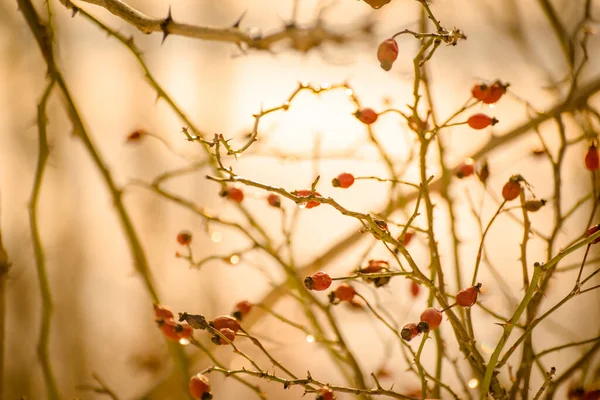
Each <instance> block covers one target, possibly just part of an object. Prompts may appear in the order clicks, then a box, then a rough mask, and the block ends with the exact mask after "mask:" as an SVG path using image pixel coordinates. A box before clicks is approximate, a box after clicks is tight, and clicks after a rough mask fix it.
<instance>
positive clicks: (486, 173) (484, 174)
mask: <svg viewBox="0 0 600 400" xmlns="http://www.w3.org/2000/svg"><path fill="white" fill-rule="evenodd" d="M477 177H478V178H479V181H480V182H481V183H483V184H484V185H485V183H486V182H487V180H488V178H489V177H490V165H489V164H488V162H487V161H484V162H483V165H481V168H479V171H478V172H477Z"/></svg>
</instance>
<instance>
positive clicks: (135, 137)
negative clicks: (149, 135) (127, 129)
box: [127, 129, 146, 143]
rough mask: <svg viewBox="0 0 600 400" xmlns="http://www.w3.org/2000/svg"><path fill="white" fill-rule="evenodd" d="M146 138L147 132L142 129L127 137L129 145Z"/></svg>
mask: <svg viewBox="0 0 600 400" xmlns="http://www.w3.org/2000/svg"><path fill="white" fill-rule="evenodd" d="M144 136H146V132H145V131H143V130H141V129H138V130H135V131H133V132H131V133H130V134H129V136H127V143H135V142H139V141H140V140H141V139H142V138H143V137H144Z"/></svg>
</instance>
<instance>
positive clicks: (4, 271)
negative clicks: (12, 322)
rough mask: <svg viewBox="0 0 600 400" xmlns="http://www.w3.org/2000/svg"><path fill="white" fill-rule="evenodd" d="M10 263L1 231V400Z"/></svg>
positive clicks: (0, 394)
mask: <svg viewBox="0 0 600 400" xmlns="http://www.w3.org/2000/svg"><path fill="white" fill-rule="evenodd" d="M9 269H10V262H9V261H8V254H7V253H6V250H5V249H4V244H3V243H2V229H0V400H4V395H3V393H4V392H3V389H2V388H4V387H5V386H4V342H5V334H6V333H5V317H6V281H7V279H8V270H9Z"/></svg>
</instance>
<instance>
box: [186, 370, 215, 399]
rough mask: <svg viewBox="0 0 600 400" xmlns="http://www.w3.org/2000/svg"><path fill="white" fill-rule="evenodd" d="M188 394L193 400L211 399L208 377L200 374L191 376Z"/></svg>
mask: <svg viewBox="0 0 600 400" xmlns="http://www.w3.org/2000/svg"><path fill="white" fill-rule="evenodd" d="M189 392H190V396H192V397H193V398H194V400H210V399H212V394H210V383H209V382H208V377H207V376H205V375H202V374H196V375H194V376H192V377H191V378H190V382H189Z"/></svg>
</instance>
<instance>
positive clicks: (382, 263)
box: [358, 260, 390, 274]
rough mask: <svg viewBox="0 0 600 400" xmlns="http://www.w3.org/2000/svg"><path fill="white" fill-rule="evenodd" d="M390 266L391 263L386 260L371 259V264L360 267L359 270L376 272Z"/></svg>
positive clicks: (367, 272)
mask: <svg viewBox="0 0 600 400" xmlns="http://www.w3.org/2000/svg"><path fill="white" fill-rule="evenodd" d="M389 266H390V263H388V262H387V261H386V260H369V264H368V265H367V266H366V267H364V268H362V269H360V270H359V271H358V272H360V273H363V274H374V273H377V272H381V271H383V270H384V269H387V268H389Z"/></svg>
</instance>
